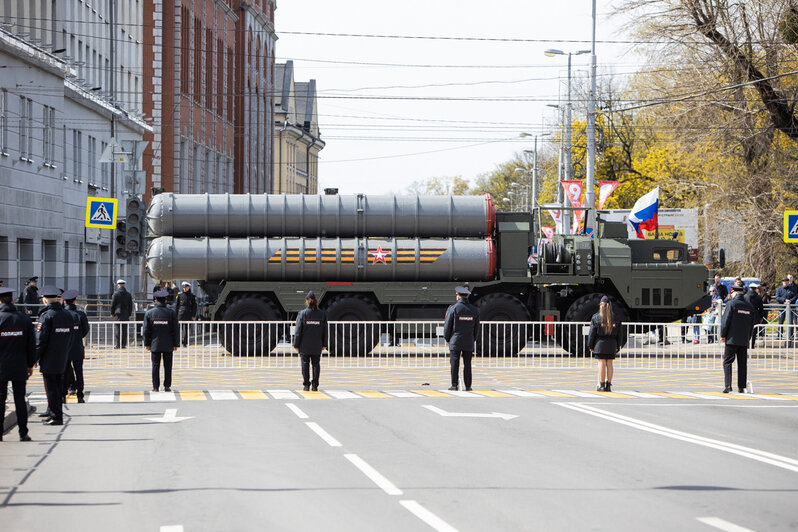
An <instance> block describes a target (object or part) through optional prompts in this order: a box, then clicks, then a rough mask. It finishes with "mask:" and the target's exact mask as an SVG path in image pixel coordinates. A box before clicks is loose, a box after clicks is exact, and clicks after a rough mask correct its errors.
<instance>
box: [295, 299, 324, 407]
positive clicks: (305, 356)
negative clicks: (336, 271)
mask: <svg viewBox="0 0 798 532" xmlns="http://www.w3.org/2000/svg"><path fill="white" fill-rule="evenodd" d="M305 304H306V305H307V308H305V309H302V311H301V312H300V313H299V315H298V316H297V317H296V329H295V330H294V349H296V351H297V352H298V353H299V357H300V358H301V359H302V386H303V389H304V390H305V391H308V390H311V391H314V392H316V391H318V390H319V374H320V373H321V352H322V351H323V350H324V349H327V314H326V313H325V312H324V311H323V310H321V309H320V308H319V302H318V300H317V299H316V294H314V293H313V291H310V292H308V295H307V296H305ZM311 363H312V364H313V380H310V367H309V366H310V365H311Z"/></svg>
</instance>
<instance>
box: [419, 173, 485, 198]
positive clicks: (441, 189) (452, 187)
mask: <svg viewBox="0 0 798 532" xmlns="http://www.w3.org/2000/svg"><path fill="white" fill-rule="evenodd" d="M407 191H408V192H410V193H411V194H420V195H425V196H446V195H448V194H452V195H454V196H464V195H468V194H470V193H471V192H470V191H469V184H468V181H466V180H465V179H463V178H462V177H461V176H454V177H430V178H428V179H424V180H422V181H413V183H411V184H410V186H409V187H407Z"/></svg>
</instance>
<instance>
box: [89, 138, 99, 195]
mask: <svg viewBox="0 0 798 532" xmlns="http://www.w3.org/2000/svg"><path fill="white" fill-rule="evenodd" d="M88 148H89V183H92V184H96V183H97V181H96V179H97V139H95V138H94V137H89V138H88Z"/></svg>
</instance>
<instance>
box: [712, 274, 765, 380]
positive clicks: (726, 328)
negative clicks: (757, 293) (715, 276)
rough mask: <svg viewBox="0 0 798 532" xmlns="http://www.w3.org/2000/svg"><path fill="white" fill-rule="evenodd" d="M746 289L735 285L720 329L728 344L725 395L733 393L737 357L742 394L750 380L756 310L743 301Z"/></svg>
mask: <svg viewBox="0 0 798 532" xmlns="http://www.w3.org/2000/svg"><path fill="white" fill-rule="evenodd" d="M743 290H744V288H743V287H742V286H737V285H733V286H732V287H731V299H730V300H729V302H728V303H727V304H726V310H725V312H724V313H723V319H722V321H721V327H720V341H721V342H724V343H725V344H726V348H725V350H724V352H723V376H724V378H725V387H724V388H723V393H729V392H730V391H732V385H731V383H732V363H734V358H735V356H736V357H737V387H738V390H739V392H740V393H743V392H744V391H745V387H746V382H747V380H748V342H750V341H751V331H752V330H753V328H754V318H755V315H756V310H754V307H753V306H751V304H750V303H748V302H747V301H745V299H743V297H742V294H743Z"/></svg>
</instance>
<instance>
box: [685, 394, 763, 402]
mask: <svg viewBox="0 0 798 532" xmlns="http://www.w3.org/2000/svg"><path fill="white" fill-rule="evenodd" d="M696 393H700V394H701V395H716V396H718V397H723V398H724V399H748V400H749V401H750V400H755V399H756V397H751V396H750V395H745V394H742V393H723V392H696Z"/></svg>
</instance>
